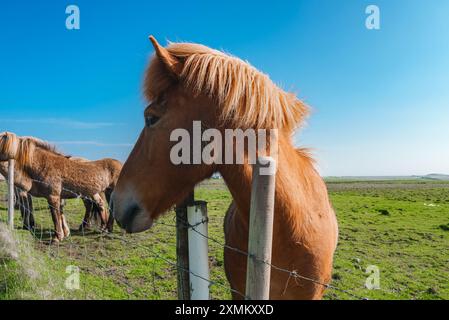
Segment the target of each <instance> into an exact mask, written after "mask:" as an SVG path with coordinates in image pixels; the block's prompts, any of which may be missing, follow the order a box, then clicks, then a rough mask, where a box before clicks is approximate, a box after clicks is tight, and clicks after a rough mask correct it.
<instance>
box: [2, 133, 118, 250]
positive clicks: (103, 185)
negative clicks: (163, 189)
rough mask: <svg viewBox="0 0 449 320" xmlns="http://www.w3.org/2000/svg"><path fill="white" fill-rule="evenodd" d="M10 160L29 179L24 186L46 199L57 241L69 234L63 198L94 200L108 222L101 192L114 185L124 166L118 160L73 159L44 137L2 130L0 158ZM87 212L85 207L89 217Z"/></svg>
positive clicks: (102, 219) (103, 221) (110, 188)
mask: <svg viewBox="0 0 449 320" xmlns="http://www.w3.org/2000/svg"><path fill="white" fill-rule="evenodd" d="M9 159H15V160H16V163H17V165H16V169H17V168H18V169H19V170H22V171H23V172H24V173H25V174H26V176H27V177H28V178H29V179H30V180H29V181H27V185H26V186H27V188H22V189H23V190H29V191H28V192H30V194H32V195H34V196H36V197H43V198H46V199H47V201H48V204H49V206H50V211H51V214H52V218H53V222H54V225H55V232H56V233H55V237H54V239H53V240H54V241H61V240H62V239H63V238H64V237H67V236H69V234H70V229H69V227H68V225H67V222H66V219H65V216H64V212H63V211H62V209H61V206H60V204H61V200H62V199H74V198H77V197H83V198H85V199H88V200H89V202H90V200H92V202H93V203H94V204H95V205H97V206H98V208H99V211H100V216H101V221H102V223H103V224H104V225H106V223H107V221H108V210H107V208H106V201H105V199H104V198H103V197H102V196H101V194H102V193H103V192H111V191H108V190H113V189H114V188H115V185H116V183H117V180H118V176H119V174H120V171H121V168H122V164H121V163H120V162H119V161H117V160H114V159H103V160H98V161H80V160H71V159H70V158H69V157H67V156H65V155H63V154H62V153H59V152H57V151H56V150H55V148H54V147H53V146H51V145H50V144H48V143H47V142H44V141H42V140H39V139H36V138H30V137H23V138H20V137H17V136H16V135H15V134H12V133H3V134H0V161H7V160H9ZM16 171H17V170H16ZM30 182H32V183H31V184H30ZM86 209H88V208H86ZM88 213H89V211H88V210H86V216H87V217H89V215H88ZM85 223H86V219H85V221H84V222H83V224H85ZM83 224H82V226H83Z"/></svg>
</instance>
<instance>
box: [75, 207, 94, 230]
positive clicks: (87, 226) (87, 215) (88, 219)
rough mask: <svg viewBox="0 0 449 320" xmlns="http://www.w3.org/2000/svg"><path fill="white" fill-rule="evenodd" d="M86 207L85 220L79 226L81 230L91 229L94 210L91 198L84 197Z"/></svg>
mask: <svg viewBox="0 0 449 320" xmlns="http://www.w3.org/2000/svg"><path fill="white" fill-rule="evenodd" d="M83 202H84V207H85V208H86V213H85V214H84V218H83V221H82V222H81V225H80V227H79V231H83V230H88V229H90V225H91V220H92V212H93V210H94V205H93V203H92V201H91V200H87V199H84V200H83Z"/></svg>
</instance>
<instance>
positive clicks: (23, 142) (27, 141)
mask: <svg viewBox="0 0 449 320" xmlns="http://www.w3.org/2000/svg"><path fill="white" fill-rule="evenodd" d="M36 148H41V149H44V150H47V151H50V152H52V153H54V154H56V155H59V156H64V157H65V155H64V154H62V153H61V152H59V151H57V150H56V147H55V146H54V145H52V144H50V143H48V142H46V141H43V140H41V139H38V138H35V137H18V136H17V135H15V134H14V133H10V132H5V133H2V134H0V153H1V154H4V155H6V156H7V157H8V158H9V159H15V160H16V161H17V162H18V163H19V164H20V165H21V166H23V165H26V164H29V163H31V162H32V161H33V156H34V152H35V149H36Z"/></svg>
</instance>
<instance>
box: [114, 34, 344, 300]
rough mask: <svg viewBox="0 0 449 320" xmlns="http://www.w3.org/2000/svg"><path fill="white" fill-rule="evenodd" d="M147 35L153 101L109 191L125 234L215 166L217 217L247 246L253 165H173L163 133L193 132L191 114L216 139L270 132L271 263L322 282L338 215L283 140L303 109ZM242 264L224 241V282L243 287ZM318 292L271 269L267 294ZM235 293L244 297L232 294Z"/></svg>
mask: <svg viewBox="0 0 449 320" xmlns="http://www.w3.org/2000/svg"><path fill="white" fill-rule="evenodd" d="M151 40H152V42H153V46H154V48H155V52H156V55H155V56H154V57H153V59H152V61H151V63H150V65H149V68H148V70H147V73H146V81H145V86H144V90H145V94H146V97H147V98H148V100H149V101H151V104H150V106H149V107H148V108H147V109H146V110H145V113H144V115H145V122H146V126H145V128H144V129H143V131H142V132H141V134H140V137H139V139H138V141H137V143H136V145H135V147H134V149H133V151H132V152H131V154H130V156H129V158H128V160H127V161H126V163H125V165H124V167H123V170H122V173H121V175H120V179H119V182H118V184H117V187H116V189H115V191H114V194H113V201H112V202H113V208H114V209H113V210H114V211H113V212H114V216H115V218H116V220H117V222H118V223H119V225H121V226H122V227H123V228H125V229H126V230H127V231H128V232H140V231H143V230H146V229H148V228H150V227H151V226H152V225H153V221H154V220H155V219H157V218H158V217H159V216H160V215H161V214H162V213H164V212H165V211H166V210H168V209H170V208H171V207H172V206H173V205H174V204H177V203H180V202H181V201H182V200H183V199H184V198H185V197H186V196H187V194H188V193H189V192H190V191H191V190H192V189H193V188H194V187H195V185H196V184H197V183H199V182H200V181H202V180H204V179H206V178H208V177H210V176H211V175H212V174H213V173H214V172H219V173H220V174H221V175H222V177H223V178H224V180H225V182H226V184H227V186H228V188H229V190H230V192H231V194H232V197H233V199H234V202H233V203H232V204H231V207H230V208H229V210H228V212H227V214H226V218H225V239H226V245H227V246H229V247H232V248H236V249H237V250H240V251H243V252H247V249H248V248H247V244H248V231H249V226H248V224H249V211H250V198H251V182H252V166H251V165H250V164H249V163H245V164H235V165H230V164H219V163H215V164H204V163H202V164H197V165H186V164H184V165H174V164H173V163H172V161H171V159H170V153H171V150H172V147H173V146H174V145H175V144H176V142H172V141H171V139H170V135H171V133H172V132H173V131H174V130H175V129H179V128H182V129H186V130H187V131H189V132H190V133H191V131H192V122H193V121H201V123H202V124H203V125H204V127H207V128H213V129H216V130H218V131H219V132H220V133H222V136H224V134H223V132H224V130H225V129H238V128H240V129H243V130H246V129H278V150H279V151H278V161H277V167H278V170H277V173H276V191H275V214H274V226H273V252H272V263H273V265H275V266H277V267H280V268H283V269H286V270H290V271H295V272H297V273H298V274H300V275H302V276H304V277H308V278H311V279H314V280H315V281H317V282H320V283H323V284H327V283H329V282H330V281H331V272H332V263H333V255H334V251H335V248H336V245H337V238H338V227H337V220H336V217H335V214H334V211H333V209H332V207H331V205H330V202H329V199H328V194H327V189H326V185H325V184H324V181H323V180H322V178H321V177H320V175H319V174H318V172H317V171H316V170H315V168H314V162H313V160H312V159H311V157H310V155H309V154H308V153H307V151H306V150H304V149H300V150H297V149H295V147H294V146H293V143H292V139H291V137H292V134H293V131H294V129H295V128H297V127H298V126H299V125H300V124H301V123H303V122H304V119H305V117H306V116H307V114H308V108H307V107H306V106H305V105H304V104H303V103H302V102H301V101H300V100H298V98H297V97H296V96H295V95H294V94H291V93H286V92H285V91H283V90H281V89H280V88H279V87H277V86H276V85H275V84H274V83H273V82H272V81H271V80H270V79H269V78H268V76H266V75H264V74H262V73H261V72H259V71H258V70H256V69H255V68H254V67H252V66H250V65H249V64H248V63H246V62H244V61H242V60H240V59H238V58H235V57H231V56H229V55H226V54H224V53H222V52H220V51H216V50H212V49H210V48H207V47H205V46H202V45H197V44H190V43H172V44H170V45H169V46H168V47H167V48H163V47H161V46H160V45H159V44H158V43H157V42H156V40H155V39H154V38H151ZM190 136H191V135H190ZM232 147H233V148H234V149H235V142H234V145H233V146H232ZM270 148H271V147H270ZM262 151H263V150H262ZM262 151H261V152H262ZM267 151H268V150H265V153H268V152H267ZM247 158H248V155H246V159H247ZM246 262H247V256H246V255H244V254H240V253H239V252H236V251H233V250H230V249H228V248H225V271H226V275H227V278H228V280H229V282H230V284H231V287H232V289H234V290H235V291H237V292H240V293H242V294H244V293H245V279H246ZM323 292H324V286H323V285H320V284H318V283H315V282H312V281H306V280H300V279H296V278H294V277H293V278H291V274H290V273H288V272H282V271H279V270H278V269H274V268H272V273H271V289H270V298H271V299H320V298H321V297H322V296H323ZM233 297H234V298H235V299H238V298H242V297H241V296H239V295H237V294H235V293H233Z"/></svg>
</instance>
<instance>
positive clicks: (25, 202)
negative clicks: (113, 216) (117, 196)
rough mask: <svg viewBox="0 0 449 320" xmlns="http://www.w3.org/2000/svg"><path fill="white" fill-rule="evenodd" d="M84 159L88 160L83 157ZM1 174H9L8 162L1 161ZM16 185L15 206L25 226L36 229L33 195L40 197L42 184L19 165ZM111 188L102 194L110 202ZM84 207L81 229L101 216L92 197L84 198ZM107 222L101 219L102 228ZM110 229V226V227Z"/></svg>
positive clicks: (62, 204)
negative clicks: (94, 218)
mask: <svg viewBox="0 0 449 320" xmlns="http://www.w3.org/2000/svg"><path fill="white" fill-rule="evenodd" d="M70 159H71V160H72V161H81V158H73V157H70ZM82 161H87V160H85V159H83V160H82ZM0 174H1V175H3V176H8V162H7V161H2V162H0ZM14 185H15V187H16V189H15V190H14V193H15V206H16V209H18V210H20V213H21V216H22V221H23V228H24V229H26V230H30V231H32V230H34V228H35V220H34V214H33V197H40V196H41V194H42V192H41V190H42V184H41V183H40V182H38V181H35V180H33V179H31V178H30V177H29V176H28V175H27V174H26V172H24V171H23V170H22V169H21V168H20V167H19V166H17V165H16V166H15V168H14ZM111 192H112V191H111V190H109V189H108V190H106V192H102V193H101V194H100V196H101V198H102V199H103V201H107V202H108V203H110V194H111ZM64 200H65V199H61V204H60V210H61V211H63V209H64V206H65V201H64ZM83 203H84V207H85V208H86V213H85V216H84V219H83V221H82V223H81V225H80V227H79V229H80V230H86V229H88V228H89V227H90V225H91V223H92V220H93V217H99V218H100V220H101V216H100V208H99V207H98V206H97V205H95V203H93V201H92V200H91V199H87V198H84V199H83ZM106 225H107V222H106V221H101V228H102V229H106ZM108 229H110V228H108Z"/></svg>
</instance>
